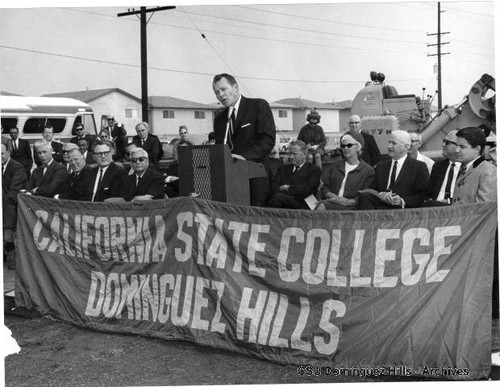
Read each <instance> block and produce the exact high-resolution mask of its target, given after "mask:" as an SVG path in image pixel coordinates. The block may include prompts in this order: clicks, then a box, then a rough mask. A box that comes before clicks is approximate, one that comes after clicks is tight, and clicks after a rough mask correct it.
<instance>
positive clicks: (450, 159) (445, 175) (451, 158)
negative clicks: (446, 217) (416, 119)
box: [424, 130, 461, 207]
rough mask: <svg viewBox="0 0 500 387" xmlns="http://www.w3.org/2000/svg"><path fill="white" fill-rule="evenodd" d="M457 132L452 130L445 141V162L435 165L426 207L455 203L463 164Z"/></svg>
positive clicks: (443, 146)
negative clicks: (460, 157)
mask: <svg viewBox="0 0 500 387" xmlns="http://www.w3.org/2000/svg"><path fill="white" fill-rule="evenodd" d="M457 132H458V130H450V131H449V132H448V134H447V135H446V136H445V137H444V139H443V144H442V148H443V157H444V160H440V161H437V162H436V163H434V165H433V167H432V171H431V176H430V177H429V186H428V188H427V199H426V201H425V203H424V206H425V207H433V206H446V205H450V204H451V203H452V202H453V194H454V193H455V183H456V181H457V177H458V173H459V171H460V166H461V163H460V162H459V161H458V160H457V158H458V154H457Z"/></svg>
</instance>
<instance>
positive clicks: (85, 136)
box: [69, 124, 95, 148]
mask: <svg viewBox="0 0 500 387" xmlns="http://www.w3.org/2000/svg"><path fill="white" fill-rule="evenodd" d="M75 133H76V136H75V137H72V138H71V140H69V142H71V143H73V144H76V145H78V141H79V140H86V141H87V143H88V144H89V148H91V147H92V144H93V142H94V141H95V137H94V136H92V135H91V134H89V133H87V132H85V126H83V124H77V125H76V128H75Z"/></svg>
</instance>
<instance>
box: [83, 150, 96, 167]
mask: <svg viewBox="0 0 500 387" xmlns="http://www.w3.org/2000/svg"><path fill="white" fill-rule="evenodd" d="M85 164H87V165H92V164H96V161H95V159H94V154H93V153H92V152H91V151H89V150H88V151H87V155H86V156H85Z"/></svg>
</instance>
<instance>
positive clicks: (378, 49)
mask: <svg viewBox="0 0 500 387" xmlns="http://www.w3.org/2000/svg"><path fill="white" fill-rule="evenodd" d="M77 12H79V11H77ZM82 12H85V13H91V14H93V15H100V14H98V13H95V12H87V11H82ZM101 16H106V17H107V15H101ZM150 24H155V25H161V26H166V27H172V28H177V29H184V30H189V31H197V30H196V29H195V28H191V27H186V26H177V25H174V24H167V23H161V22H154V21H152V22H150ZM205 32H211V33H214V34H218V35H226V36H234V37H239V38H247V39H254V40H262V41H270V42H279V43H289V44H301V45H307V46H316V47H326V48H330V49H331V48H340V49H343V50H344V49H347V50H360V51H376V52H396V53H405V54H409V55H420V54H423V51H422V52H420V53H419V52H416V50H398V49H385V48H380V47H373V46H372V47H369V48H364V47H358V46H357V47H349V46H339V45H331V44H321V43H310V42H300V41H297V40H294V41H290V40H286V39H275V38H263V37H257V36H250V35H245V34H239V33H229V32H220V31H215V30H210V29H208V30H207V29H205Z"/></svg>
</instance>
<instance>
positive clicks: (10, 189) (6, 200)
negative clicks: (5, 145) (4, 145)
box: [2, 158, 26, 230]
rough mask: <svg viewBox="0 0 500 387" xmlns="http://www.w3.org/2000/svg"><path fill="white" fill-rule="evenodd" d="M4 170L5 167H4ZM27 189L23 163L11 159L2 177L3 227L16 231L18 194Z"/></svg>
mask: <svg viewBox="0 0 500 387" xmlns="http://www.w3.org/2000/svg"><path fill="white" fill-rule="evenodd" d="M2 168H3V166H2ZM24 188H26V170H25V169H24V167H23V166H22V164H21V163H18V162H17V161H16V160H14V159H12V158H11V159H10V160H9V161H8V162H7V166H6V167H5V172H4V173H3V176H2V206H3V207H2V209H3V227H4V228H7V229H11V230H12V229H15V228H16V221H17V194H18V193H19V191H20V190H21V189H24Z"/></svg>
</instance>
